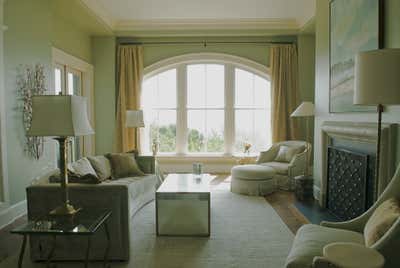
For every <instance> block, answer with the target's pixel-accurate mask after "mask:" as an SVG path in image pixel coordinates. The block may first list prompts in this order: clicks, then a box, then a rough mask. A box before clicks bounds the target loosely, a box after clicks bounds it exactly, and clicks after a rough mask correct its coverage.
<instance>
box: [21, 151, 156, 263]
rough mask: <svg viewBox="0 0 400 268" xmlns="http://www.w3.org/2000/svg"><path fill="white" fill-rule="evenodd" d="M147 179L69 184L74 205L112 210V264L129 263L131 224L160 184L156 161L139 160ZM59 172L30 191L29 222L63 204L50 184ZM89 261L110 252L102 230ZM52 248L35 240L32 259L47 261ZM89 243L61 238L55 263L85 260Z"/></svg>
mask: <svg viewBox="0 0 400 268" xmlns="http://www.w3.org/2000/svg"><path fill="white" fill-rule="evenodd" d="M136 159H137V163H138V165H139V167H140V169H141V170H142V171H143V172H144V173H146V175H145V176H140V177H129V178H121V179H117V180H107V181H104V182H102V183H100V184H78V183H70V184H69V195H70V200H71V203H72V204H73V205H74V206H76V207H79V208H83V209H84V210H87V211H93V212H94V211H102V210H111V211H112V214H111V217H110V218H109V219H108V226H109V231H110V236H111V248H110V251H109V260H120V261H126V260H128V259H129V238H130V235H129V224H130V223H131V221H130V220H131V218H132V217H133V216H134V215H135V213H136V212H137V211H138V210H139V209H140V208H141V207H143V206H144V205H145V204H147V203H148V202H150V201H152V200H153V199H154V197H155V190H156V187H157V185H158V184H159V178H158V177H157V175H156V166H155V165H156V164H155V161H154V157H151V156H138V157H136ZM57 172H58V170H53V171H52V172H50V173H48V174H45V175H44V176H43V177H42V178H40V179H39V180H37V181H36V182H35V183H34V184H33V185H31V186H29V187H28V188H27V189H26V193H27V201H28V219H29V220H33V219H38V218H41V217H44V216H46V215H47V213H48V212H49V211H50V210H51V209H53V208H54V207H55V205H56V204H59V203H60V202H61V194H60V187H59V184H57V183H49V180H48V178H49V177H50V176H51V175H52V174H55V173H57ZM91 242H92V243H91V244H92V247H91V251H90V256H89V258H90V259H91V260H102V259H103V258H104V252H105V248H106V236H105V232H104V230H102V229H100V230H99V231H98V232H97V233H96V234H95V235H94V236H93V237H92V241H91ZM51 245H52V243H51V241H50V238H48V237H40V236H32V237H31V239H30V250H31V258H32V260H34V261H38V260H45V259H46V257H47V254H48V252H49V250H50V246H51ZM86 245H87V241H86V239H85V238H84V237H58V238H57V246H56V252H55V256H54V258H53V259H55V260H82V259H84V256H85V250H86Z"/></svg>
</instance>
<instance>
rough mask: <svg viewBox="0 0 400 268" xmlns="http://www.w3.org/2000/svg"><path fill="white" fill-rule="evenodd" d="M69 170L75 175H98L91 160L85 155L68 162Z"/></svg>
mask: <svg viewBox="0 0 400 268" xmlns="http://www.w3.org/2000/svg"><path fill="white" fill-rule="evenodd" d="M68 172H69V173H70V174H71V175H72V174H73V175H74V176H84V175H86V174H92V175H94V176H95V177H97V174H96V171H95V170H94V169H93V167H92V165H91V164H90V162H89V160H88V159H87V158H86V157H84V158H81V159H79V160H78V161H75V162H72V163H70V164H68Z"/></svg>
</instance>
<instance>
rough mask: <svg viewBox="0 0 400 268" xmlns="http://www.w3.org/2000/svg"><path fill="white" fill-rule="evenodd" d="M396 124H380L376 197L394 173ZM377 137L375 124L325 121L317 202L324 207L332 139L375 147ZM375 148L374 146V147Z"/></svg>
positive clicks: (322, 128) (322, 131)
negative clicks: (329, 150)
mask: <svg viewBox="0 0 400 268" xmlns="http://www.w3.org/2000/svg"><path fill="white" fill-rule="evenodd" d="M395 127H396V124H388V123H383V124H382V136H381V158H380V159H381V161H380V171H379V179H378V184H377V193H376V194H377V195H379V194H380V193H382V191H383V190H384V189H385V187H386V185H387V184H388V183H389V181H390V179H391V177H392V176H393V173H394V153H395V152H394V143H395V140H396V132H395V131H396V128H395ZM377 137H378V129H377V124H376V123H366V122H339V121H325V122H323V124H322V126H321V143H322V144H321V147H320V148H321V150H322V154H321V156H322V159H321V164H322V167H321V168H322V178H321V189H320V190H321V191H320V198H319V202H320V205H321V206H322V207H326V194H327V160H328V159H327V152H328V146H329V145H331V144H332V139H342V140H347V141H351V142H355V143H359V144H363V143H365V144H368V145H371V144H373V145H375V144H376V140H377ZM375 146H376V145H375Z"/></svg>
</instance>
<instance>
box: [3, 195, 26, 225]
mask: <svg viewBox="0 0 400 268" xmlns="http://www.w3.org/2000/svg"><path fill="white" fill-rule="evenodd" d="M26 211H27V208H26V200H23V201H21V202H19V203H17V204H14V205H12V206H10V207H7V208H4V210H2V211H0V229H3V228H4V227H5V226H7V225H9V224H10V223H12V222H13V221H14V220H15V219H17V218H19V217H21V216H22V215H24V214H26Z"/></svg>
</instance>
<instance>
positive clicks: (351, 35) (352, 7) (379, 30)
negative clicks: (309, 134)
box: [329, 0, 384, 113]
mask: <svg viewBox="0 0 400 268" xmlns="http://www.w3.org/2000/svg"><path fill="white" fill-rule="evenodd" d="M383 2H384V1H383V0H351V1H349V0H331V1H330V3H329V13H330V14H329V15H330V19H329V27H330V29H329V37H330V38H329V62H330V64H329V68H330V69H329V73H330V74H329V80H330V81H329V83H330V86H329V111H330V112H331V113H346V112H371V111H372V112H374V111H376V107H368V106H360V105H353V94H354V58H355V56H356V55H357V53H358V52H360V51H368V50H373V49H378V48H382V47H383ZM377 90H378V89H377Z"/></svg>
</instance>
